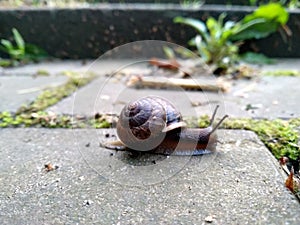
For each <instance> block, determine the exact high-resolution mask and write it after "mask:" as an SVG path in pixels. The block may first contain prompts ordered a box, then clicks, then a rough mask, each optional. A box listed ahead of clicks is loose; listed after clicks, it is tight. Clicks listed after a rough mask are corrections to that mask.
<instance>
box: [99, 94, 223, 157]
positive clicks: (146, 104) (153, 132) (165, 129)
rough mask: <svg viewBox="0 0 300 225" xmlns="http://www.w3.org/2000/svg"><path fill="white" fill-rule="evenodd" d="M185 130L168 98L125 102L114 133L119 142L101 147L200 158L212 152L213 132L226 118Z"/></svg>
mask: <svg viewBox="0 0 300 225" xmlns="http://www.w3.org/2000/svg"><path fill="white" fill-rule="evenodd" d="M217 109H218V106H217V107H216V109H215V111H214V114H213V116H212V119H211V125H210V126H209V127H207V128H204V129H199V128H198V129H191V128H186V124H185V123H184V122H183V120H182V115H181V113H180V112H179V111H178V110H176V108H175V107H174V105H173V104H172V103H171V102H170V101H168V100H167V99H164V98H161V97H157V96H147V97H143V98H140V99H138V100H136V101H133V102H130V103H128V104H127V105H126V106H125V107H124V108H123V110H122V111H121V114H120V117H119V120H118V123H117V134H118V137H119V139H120V141H117V142H110V143H106V144H104V147H106V148H109V149H115V150H135V151H149V152H152V153H158V154H164V155H171V154H172V155H200V154H205V153H208V152H210V151H213V150H214V149H215V147H216V143H217V137H216V135H215V132H214V131H215V130H216V129H217V127H218V126H219V125H220V124H221V123H222V122H223V120H224V119H225V118H226V117H227V115H226V116H224V117H223V118H222V119H221V121H220V122H219V123H218V124H217V125H216V126H215V128H213V127H212V123H213V120H214V117H215V114H216V112H217Z"/></svg>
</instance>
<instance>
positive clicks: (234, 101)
mask: <svg viewBox="0 0 300 225" xmlns="http://www.w3.org/2000/svg"><path fill="white" fill-rule="evenodd" d="M106 62H108V61H99V62H95V63H94V64H92V66H91V67H89V70H91V71H97V72H98V73H99V72H101V73H102V76H100V77H99V79H97V80H95V81H94V82H93V83H91V84H89V85H87V86H85V87H84V88H82V89H80V90H78V91H77V92H76V94H75V95H72V96H70V97H69V98H66V99H64V100H62V101H61V102H59V103H58V104H56V105H54V106H52V107H50V108H49V109H48V110H49V111H53V112H56V113H67V114H72V113H75V114H85V115H90V116H93V115H94V114H95V113H96V112H100V113H116V114H118V113H119V112H120V110H121V108H122V107H123V106H124V104H125V103H127V102H129V101H132V100H135V99H137V98H139V97H144V96H146V95H159V96H162V97H165V98H167V99H169V100H171V101H172V102H173V103H174V104H175V106H176V107H177V108H178V109H179V110H180V111H181V112H182V114H183V116H185V117H191V116H197V117H199V116H201V115H203V114H208V115H211V113H212V111H213V108H214V105H216V104H219V105H221V109H220V112H219V115H224V114H228V115H229V116H231V117H251V118H269V119H274V118H293V117H299V116H300V107H298V99H299V98H300V92H299V91H298V87H299V85H300V79H299V77H271V76H263V77H261V78H259V79H254V80H252V81H248V80H237V81H234V82H233V86H232V89H231V91H230V92H228V93H212V92H199V91H185V90H182V89H179V88H178V89H176V90H168V91H166V90H156V89H139V90H136V89H133V88H128V87H127V86H126V82H127V79H126V77H123V78H122V77H121V78H118V79H116V77H110V76H103V75H104V74H107V73H109V71H119V69H120V68H122V65H123V66H124V67H125V68H123V69H124V70H126V69H130V68H131V67H136V68H138V67H139V69H138V70H137V71H140V70H141V68H144V69H148V68H147V67H146V65H145V64H138V65H136V64H130V63H131V62H130V61H122V60H115V61H113V62H115V63H112V61H110V63H106ZM104 65H105V67H104ZM299 65H300V63H299V60H297V59H295V60H282V61H279V62H278V64H276V65H273V66H263V67H262V68H261V69H262V70H263V71H272V70H273V71H274V70H278V69H279V68H281V69H288V70H298V71H299V70H300V66H299ZM101 68H102V69H101ZM131 69H132V68H131ZM121 71H122V69H121ZM193 78H194V79H195V80H197V79H198V76H196V75H195V76H194V77H193ZM195 102H200V103H202V104H203V105H201V106H197V107H193V106H192V103H195ZM209 102H210V104H208V103H209Z"/></svg>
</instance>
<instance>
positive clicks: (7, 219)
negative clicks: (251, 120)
mask: <svg viewBox="0 0 300 225" xmlns="http://www.w3.org/2000/svg"><path fill="white" fill-rule="evenodd" d="M113 133H114V130H104V129H101V130H94V129H87V130H83V129H82V130H70V129H69V130H64V129H55V130H50V129H2V130H0V146H1V149H0V155H1V157H0V162H1V163H0V189H1V192H0V223H1V224H75V223H76V224H204V223H205V221H208V220H212V221H213V224H299V223H300V220H299V214H300V207H299V202H298V201H297V200H296V199H295V197H294V196H293V195H292V194H290V192H289V191H288V190H287V189H286V188H285V187H284V179H285V177H284V176H283V175H282V173H281V171H280V170H279V167H278V164H277V162H276V161H275V160H274V158H273V156H272V155H271V154H270V153H269V151H268V150H267V149H266V148H265V147H264V145H263V144H262V143H261V142H260V141H259V140H258V138H257V136H256V135H255V134H254V133H252V132H249V131H234V130H225V131H224V130H220V131H219V134H220V143H221V144H219V145H218V147H217V153H215V154H211V155H205V156H202V157H172V156H170V157H162V156H161V157H157V156H151V157H149V158H148V157H145V158H138V157H137V158H135V157H132V156H130V155H128V154H124V153H120V152H119V153H115V152H114V151H110V150H105V149H102V148H100V147H99V141H101V140H102V141H103V140H108V139H109V138H105V136H106V135H105V134H109V135H110V136H111V135H112V134H113ZM112 138H113V137H112ZM153 157H155V158H153ZM148 160H150V161H148ZM153 160H155V163H153V162H154V161H153ZM47 163H51V164H52V165H54V166H58V167H59V168H58V169H57V170H54V171H50V172H45V170H44V164H47ZM140 163H142V164H140Z"/></svg>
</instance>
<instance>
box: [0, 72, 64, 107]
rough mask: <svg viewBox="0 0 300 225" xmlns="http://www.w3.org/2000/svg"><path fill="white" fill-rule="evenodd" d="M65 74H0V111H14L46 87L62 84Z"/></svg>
mask: <svg viewBox="0 0 300 225" xmlns="http://www.w3.org/2000/svg"><path fill="white" fill-rule="evenodd" d="M67 79H68V77H66V76H38V77H33V76H22V75H20V76H14V75H8V76H0V111H11V112H15V111H17V110H18V108H19V107H21V106H22V105H23V104H28V103H30V102H31V101H33V100H34V99H35V98H36V97H37V96H38V95H39V94H40V93H41V92H42V91H44V90H45V89H47V88H50V87H55V86H58V85H62V84H64V83H65V82H66V81H67Z"/></svg>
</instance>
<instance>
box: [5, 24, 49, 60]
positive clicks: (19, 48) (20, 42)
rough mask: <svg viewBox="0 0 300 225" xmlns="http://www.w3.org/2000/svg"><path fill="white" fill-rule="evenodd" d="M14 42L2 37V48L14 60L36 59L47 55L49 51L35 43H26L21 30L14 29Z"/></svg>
mask: <svg viewBox="0 0 300 225" xmlns="http://www.w3.org/2000/svg"><path fill="white" fill-rule="evenodd" d="M12 33H13V39H14V43H13V42H11V41H10V40H7V39H1V46H0V50H2V51H3V52H5V53H7V54H8V55H9V57H10V58H11V59H12V60H16V61H23V62H24V61H25V62H26V61H36V60H38V59H41V58H44V57H46V56H47V53H46V52H45V51H44V50H42V49H41V48H39V47H37V46H36V45H33V44H28V43H25V41H24V39H23V37H22V36H21V34H20V33H19V31H18V30H17V29H15V28H13V29H12Z"/></svg>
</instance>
